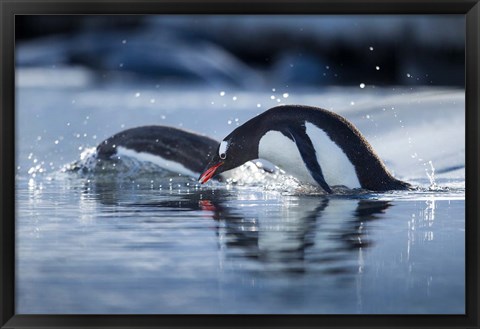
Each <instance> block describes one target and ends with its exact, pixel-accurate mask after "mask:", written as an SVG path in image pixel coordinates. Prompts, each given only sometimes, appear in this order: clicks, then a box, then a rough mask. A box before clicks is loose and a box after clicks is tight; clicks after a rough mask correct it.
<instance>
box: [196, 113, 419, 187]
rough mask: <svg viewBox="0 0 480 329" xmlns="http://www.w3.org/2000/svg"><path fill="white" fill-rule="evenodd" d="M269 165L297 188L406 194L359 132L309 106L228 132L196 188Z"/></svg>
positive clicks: (267, 115)
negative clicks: (254, 165) (256, 163)
mask: <svg viewBox="0 0 480 329" xmlns="http://www.w3.org/2000/svg"><path fill="white" fill-rule="evenodd" d="M254 159H264V160H268V161H270V162H272V163H273V164H275V165H277V166H278V167H280V168H281V169H283V170H284V171H285V172H286V173H287V174H290V175H292V176H294V177H296V178H297V179H298V180H299V181H301V182H306V183H310V184H315V185H319V186H320V187H321V188H323V189H324V190H325V191H326V192H328V193H332V188H331V187H332V186H345V187H347V188H350V189H355V188H363V189H367V190H371V191H388V190H405V189H409V188H410V184H408V183H406V182H402V181H400V180H398V179H396V178H394V177H393V176H392V175H391V174H390V173H389V172H388V170H387V169H386V167H385V165H384V164H383V162H382V160H380V158H379V157H378V155H377V154H376V153H375V151H374V150H373V148H372V147H371V146H370V144H369V143H368V142H367V140H366V139H365V137H364V136H363V135H362V134H361V133H360V131H359V130H358V129H357V128H356V127H355V126H354V125H353V124H352V123H350V122H349V121H347V120H346V119H345V118H343V117H342V116H340V115H338V114H335V113H333V112H330V111H327V110H324V109H321V108H317V107H311V106H303V105H284V106H278V107H274V108H271V109H269V110H267V111H265V112H263V113H262V114H260V115H258V116H256V117H254V118H252V119H251V120H249V121H247V122H245V123H244V124H243V125H241V126H240V127H238V128H236V129H235V130H234V131H232V132H231V133H230V134H229V135H228V136H227V137H225V138H224V139H223V141H222V142H221V143H220V145H219V146H218V149H217V152H215V153H214V154H213V156H212V157H211V160H210V163H209V164H208V165H207V167H206V168H205V170H204V171H203V173H202V174H201V175H200V178H199V181H200V183H202V184H203V183H206V182H207V181H208V180H209V179H211V178H212V177H214V176H216V175H218V174H220V173H222V172H225V171H227V170H230V169H233V168H236V167H238V166H240V165H242V164H244V163H245V162H247V161H250V160H254Z"/></svg>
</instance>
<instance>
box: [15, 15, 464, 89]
mask: <svg viewBox="0 0 480 329" xmlns="http://www.w3.org/2000/svg"><path fill="white" fill-rule="evenodd" d="M16 41H17V43H16V45H17V50H19V51H17V57H16V61H17V66H19V67H24V68H28V67H49V68H51V67H52V66H55V67H61V66H65V67H83V68H86V69H88V73H85V71H82V72H83V73H81V74H80V75H79V76H78V77H77V78H78V79H82V77H83V79H85V78H86V75H87V76H88V77H89V78H92V77H93V78H94V79H95V80H96V81H97V82H111V81H115V82H116V83H122V81H131V80H132V79H142V80H145V79H148V80H154V81H155V82H158V83H169V84H172V83H182V84H184V83H195V84H208V85H213V86H222V87H224V86H230V87H232V88H246V89H250V88H254V89H257V88H271V87H272V86H274V85H277V86H283V87H288V86H290V87H291V86H293V85H295V86H298V87H309V86H312V87H315V86H326V85H342V86H348V85H356V86H358V85H359V84H360V83H364V84H367V85H378V86H388V85H430V86H457V87H463V85H464V46H465V21H464V17H463V15H444V16H438V15H435V16H426V15H422V16H420V15H419V16H414V15H412V16H408V15H402V16H399V15H397V16H386V15H381V16H331V15H330V16H318V15H316V16H278V15H277V16H262V15H254V16H252V15H250V16H218V15H216V16H208V15H206V16H205V15H204V16H192V15H184V16H175V15H163V16H16ZM39 78H40V77H39ZM30 83H35V82H34V81H30ZM72 83H73V82H72Z"/></svg>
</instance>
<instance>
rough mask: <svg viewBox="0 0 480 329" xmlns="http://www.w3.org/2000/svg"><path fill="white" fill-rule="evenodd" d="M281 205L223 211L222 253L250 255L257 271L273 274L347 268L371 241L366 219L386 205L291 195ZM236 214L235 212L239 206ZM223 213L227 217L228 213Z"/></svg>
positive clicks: (342, 270)
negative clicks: (251, 211)
mask: <svg viewBox="0 0 480 329" xmlns="http://www.w3.org/2000/svg"><path fill="white" fill-rule="evenodd" d="M284 201H285V204H282V205H278V206H275V207H267V208H266V209H264V210H260V213H259V214H258V216H252V217H251V216H245V217H241V216H238V215H237V216H230V214H227V213H225V210H221V211H222V212H223V214H222V216H221V217H220V220H224V225H223V226H218V228H219V229H218V232H217V234H218V236H219V241H220V242H219V243H220V244H224V245H225V246H226V248H225V249H226V250H227V252H226V256H227V258H228V257H231V258H237V257H240V258H241V257H245V258H249V259H255V260H256V261H258V262H260V263H261V264H262V267H261V269H260V270H261V271H267V272H269V271H271V272H273V273H278V272H283V273H304V272H306V271H320V272H325V273H332V274H337V273H349V272H354V271H357V270H358V269H357V268H354V267H353V265H352V264H353V263H352V262H349V261H348V260H352V258H355V257H357V253H355V251H357V250H359V248H366V247H368V246H370V245H371V241H368V239H367V236H366V228H365V225H366V222H368V221H371V220H373V219H376V218H378V215H379V214H381V213H383V212H384V211H385V210H386V209H387V208H388V207H390V204H389V203H388V202H384V201H372V200H352V199H331V198H322V199H318V198H308V197H290V199H289V200H284ZM235 213H237V214H238V211H236V212H235ZM227 216H228V217H227Z"/></svg>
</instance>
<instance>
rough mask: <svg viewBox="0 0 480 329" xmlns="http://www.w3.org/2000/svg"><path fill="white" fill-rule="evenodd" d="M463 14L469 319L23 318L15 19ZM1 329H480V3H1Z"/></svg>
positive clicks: (444, 0)
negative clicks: (17, 283) (18, 299)
mask: <svg viewBox="0 0 480 329" xmlns="http://www.w3.org/2000/svg"><path fill="white" fill-rule="evenodd" d="M174 13H175V14H192V13H196V14H345V15H348V14H419V15H427V14H464V15H465V16H466V38H465V40H466V52H465V54H466V81H465V93H466V150H467V151H466V177H467V179H466V218H467V221H466V251H467V253H466V255H467V256H466V287H467V289H466V314H465V315H374V316H373V315H16V314H15V310H14V305H15V291H14V278H15V234H14V227H15V217H14V214H15V211H14V206H15V187H14V185H15V183H14V177H15V170H14V168H15V166H14V165H15V164H14V159H15V126H14V122H15V83H14V77H15V64H14V63H15V60H14V47H15V44H14V42H15V37H14V33H15V15H19V14H22V15H30V14H42V15H58V14H62V15H70V14H71V15H73V14H174ZM0 17H1V24H0V28H1V31H0V35H1V38H0V51H1V66H0V75H1V86H0V100H1V105H0V106H1V109H0V123H1V128H0V129H1V134H0V209H1V225H0V236H1V243H0V246H1V247H0V264H1V265H0V266H1V268H0V292H1V302H0V304H1V305H0V326H1V328H73V327H76V328H107V327H108V328H117V327H118V328H234V327H235V328H266V327H271V328H274V327H275V328H306V327H311V328H317V327H318V328H424V327H435V328H478V327H479V323H480V321H479V316H478V314H480V306H479V305H480V304H479V284H478V282H479V271H478V269H479V264H480V262H479V255H478V250H480V242H479V237H480V234H479V225H478V218H479V212H478V204H479V201H480V200H479V193H478V192H479V175H478V173H479V169H480V167H479V159H480V148H479V146H480V143H479V141H480V135H479V129H478V128H479V126H480V121H479V115H478V112H479V110H480V103H479V95H480V83H479V80H480V77H479V71H480V65H479V63H480V59H479V54H480V4H479V1H478V0H422V1H415V0H394V1H391V0H336V1H335V0H301V1H294V0H257V1H252V0H249V1H240V0H238V1H234V0H209V1H195V0H141V1H134V0H124V1H111V0H101V1H95V0H81V1H67V0H53V1H52V0H38V1H35V0H28V1H19V0H0Z"/></svg>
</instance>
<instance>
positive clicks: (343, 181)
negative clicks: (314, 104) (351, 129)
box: [258, 122, 360, 188]
mask: <svg viewBox="0 0 480 329" xmlns="http://www.w3.org/2000/svg"><path fill="white" fill-rule="evenodd" d="M305 126H306V133H307V135H308V136H309V137H310V140H311V141H312V144H313V146H314V148H315V152H316V158H317V161H318V164H319V165H320V168H321V169H322V173H323V177H324V178H325V181H326V182H327V184H328V185H329V186H336V185H345V186H347V187H349V188H358V187H360V183H359V181H358V178H357V174H356V172H355V168H354V166H353V165H352V163H351V162H350V161H349V159H348V157H347V156H346V155H345V153H344V152H343V150H342V149H341V148H339V147H338V146H337V144H335V143H334V142H333V141H332V140H331V139H330V138H329V137H328V135H327V134H326V133H325V132H324V131H323V130H321V129H319V128H317V127H316V126H315V125H313V124H311V123H308V122H307V123H306V125H305ZM258 155H259V157H260V158H262V159H265V160H268V161H270V162H272V163H274V164H275V165H277V166H278V167H280V168H281V169H283V170H285V171H286V172H287V173H288V174H290V175H292V176H294V177H296V178H297V179H299V180H300V181H302V182H306V183H311V184H316V185H318V184H317V183H316V181H315V180H314V179H313V177H312V176H311V174H310V172H309V170H308V168H307V167H306V166H305V164H304V162H303V159H302V156H301V155H300V151H299V150H298V147H297V145H296V144H295V142H293V141H292V140H291V139H289V138H287V137H286V136H284V135H283V134H282V133H280V132H278V131H269V132H268V133H266V134H265V135H264V136H263V137H262V138H261V139H260V143H259V147H258Z"/></svg>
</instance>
